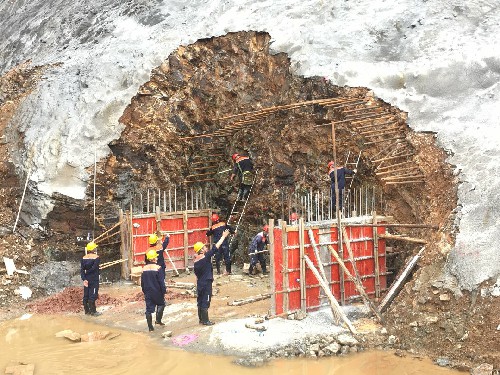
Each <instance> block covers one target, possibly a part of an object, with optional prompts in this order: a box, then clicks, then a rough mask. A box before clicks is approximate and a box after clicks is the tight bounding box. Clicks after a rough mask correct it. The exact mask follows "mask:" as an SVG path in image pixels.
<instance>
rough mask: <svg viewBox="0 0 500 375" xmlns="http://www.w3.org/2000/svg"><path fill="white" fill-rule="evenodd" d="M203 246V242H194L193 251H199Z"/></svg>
mask: <svg viewBox="0 0 500 375" xmlns="http://www.w3.org/2000/svg"><path fill="white" fill-rule="evenodd" d="M203 246H205V244H204V243H203V242H196V243H195V244H194V245H193V248H194V251H196V253H199V252H200V250H201V249H203Z"/></svg>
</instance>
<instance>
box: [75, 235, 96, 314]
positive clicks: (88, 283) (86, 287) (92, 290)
mask: <svg viewBox="0 0 500 375" xmlns="http://www.w3.org/2000/svg"><path fill="white" fill-rule="evenodd" d="M96 248H97V244H96V243H95V242H93V241H92V242H89V243H88V244H87V246H85V249H86V250H87V254H85V255H84V257H83V258H82V260H81V262H80V276H81V278H82V280H83V309H84V310H85V315H92V316H99V315H101V313H98V312H97V310H96V306H95V301H96V300H97V298H99V256H98V255H97V254H96Z"/></svg>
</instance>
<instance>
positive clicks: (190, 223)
mask: <svg viewBox="0 0 500 375" xmlns="http://www.w3.org/2000/svg"><path fill="white" fill-rule="evenodd" d="M186 217H187V222H186V227H187V233H188V235H187V240H188V241H187V242H188V243H187V245H188V254H187V256H188V264H186V262H185V236H184V221H185V218H186ZM208 224H209V215H208V214H206V213H203V212H199V213H198V212H196V213H193V212H189V213H175V214H172V215H165V214H162V215H161V219H160V223H159V227H157V224H156V215H154V214H151V215H149V216H146V215H144V216H142V215H141V216H135V217H133V218H132V227H133V229H134V232H133V233H132V238H133V240H132V246H133V247H132V248H133V254H134V264H136V265H137V264H139V265H140V264H144V254H145V252H146V251H147V249H148V247H149V241H148V239H149V235H150V234H151V233H155V232H157V230H158V229H159V230H160V231H161V232H162V233H165V232H167V233H169V234H170V241H169V244H168V247H167V251H168V254H165V264H166V270H167V271H171V270H173V269H174V267H173V266H172V263H174V265H175V268H177V269H185V268H187V267H192V258H193V256H194V250H193V245H194V244H195V243H196V242H198V241H201V242H203V243H206V242H207V237H206V231H207V229H208ZM163 239H164V237H162V238H161V239H160V240H161V241H162V242H163ZM168 256H170V259H171V260H172V262H170V260H169V258H168Z"/></svg>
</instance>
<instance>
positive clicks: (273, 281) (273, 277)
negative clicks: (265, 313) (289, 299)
mask: <svg viewBox="0 0 500 375" xmlns="http://www.w3.org/2000/svg"><path fill="white" fill-rule="evenodd" d="M268 233H269V271H270V279H271V280H270V281H271V292H272V295H273V298H271V311H274V312H276V300H275V299H274V295H275V293H276V275H275V271H276V268H275V267H276V266H275V264H274V220H273V219H269V232H268ZM284 311H286V310H284Z"/></svg>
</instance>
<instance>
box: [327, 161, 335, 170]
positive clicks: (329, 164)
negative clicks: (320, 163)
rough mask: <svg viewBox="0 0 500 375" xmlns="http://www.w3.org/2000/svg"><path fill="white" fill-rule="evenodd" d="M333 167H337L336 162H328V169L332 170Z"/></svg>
mask: <svg viewBox="0 0 500 375" xmlns="http://www.w3.org/2000/svg"><path fill="white" fill-rule="evenodd" d="M332 165H335V162H334V161H333V160H332V161H329V162H328V168H330V167H331V166H332Z"/></svg>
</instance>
